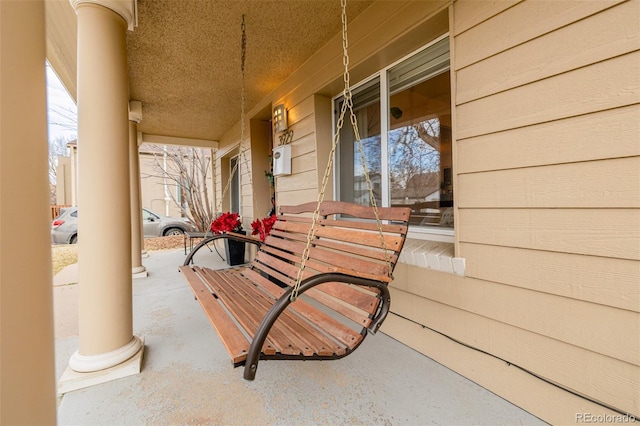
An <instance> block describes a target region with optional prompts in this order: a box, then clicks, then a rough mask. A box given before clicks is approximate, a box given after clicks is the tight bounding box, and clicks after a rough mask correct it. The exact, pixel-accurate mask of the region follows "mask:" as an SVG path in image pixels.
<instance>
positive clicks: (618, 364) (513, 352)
mask: <svg viewBox="0 0 640 426" xmlns="http://www.w3.org/2000/svg"><path fill="white" fill-rule="evenodd" d="M458 280H460V279H459V278H458ZM447 285H448V286H450V287H453V288H457V286H456V285H455V283H453V282H448V283H447ZM391 292H392V293H391V297H392V300H393V302H394V307H393V309H392V312H393V313H397V314H399V315H401V316H403V317H405V318H409V319H411V320H412V321H416V322H418V323H419V324H429V325H430V327H431V328H434V329H436V330H438V331H439V332H442V333H444V334H446V335H448V336H455V338H456V339H458V340H460V341H462V342H464V343H466V344H469V345H471V346H473V347H476V348H478V349H480V350H483V351H487V352H489V353H491V354H493V355H495V356H497V357H500V358H502V359H505V360H508V361H509V362H512V363H514V364H517V365H519V366H521V367H523V368H526V369H527V370H530V371H533V372H535V373H536V374H538V375H541V376H542V377H547V378H550V377H553V378H554V381H556V382H557V383H561V384H563V385H564V386H568V387H570V388H571V389H574V390H577V391H579V392H583V393H589V394H591V395H593V396H594V397H596V398H598V399H600V400H610V399H615V400H618V401H624V402H623V405H622V406H621V408H625V409H627V410H630V411H632V410H633V409H634V407H637V404H638V403H639V402H640V400H639V399H638V395H639V394H638V391H639V390H640V387H639V385H638V383H637V382H634V380H633V377H635V376H637V375H638V374H640V367H638V365H634V364H630V363H627V362H624V361H620V360H616V359H612V358H610V357H607V356H605V355H601V354H598V353H595V352H591V351H588V350H584V349H583V348H580V347H578V346H575V345H571V344H568V343H565V342H562V341H559V340H556V339H553V338H549V337H546V336H544V335H540V334H538V333H534V332H530V331H527V330H525V329H522V328H519V327H516V326H512V325H509V324H505V323H503V322H500V321H496V320H493V319H491V318H487V317H486V316H482V315H476V314H474V313H472V312H468V311H465V310H460V309H457V308H455V307H451V306H447V305H446V304H442V303H438V302H436V301H433V300H429V299H426V298H425V299H421V298H416V297H415V296H413V295H412V294H410V293H407V292H404V291H401V290H396V289H392V290H391ZM513 342H518V344H517V345H514V344H512V343H513ZM603 364H606V365H607V368H606V369H602V368H601V366H602V365H603ZM584 371H589V372H590V374H588V375H585V374H583V372H584ZM594 383H598V386H594Z"/></svg>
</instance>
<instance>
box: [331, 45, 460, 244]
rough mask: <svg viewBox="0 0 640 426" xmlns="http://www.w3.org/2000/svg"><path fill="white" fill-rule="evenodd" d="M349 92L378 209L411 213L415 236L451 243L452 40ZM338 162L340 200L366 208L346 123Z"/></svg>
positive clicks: (364, 189) (359, 169)
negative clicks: (434, 236) (401, 208)
mask: <svg viewBox="0 0 640 426" xmlns="http://www.w3.org/2000/svg"><path fill="white" fill-rule="evenodd" d="M352 92H353V106H354V111H355V114H356V118H357V120H358V129H359V133H360V138H361V140H362V143H363V153H364V157H365V160H366V163H367V168H368V170H369V177H370V180H371V182H372V184H373V191H374V196H375V197H376V202H377V203H378V205H381V206H408V207H410V208H411V212H412V213H411V214H412V217H411V231H412V233H413V234H429V233H431V234H438V235H440V236H442V237H444V239H445V240H446V239H447V236H450V237H451V238H453V226H454V223H453V185H452V174H453V161H452V138H451V79H450V61H449V38H448V37H447V36H445V37H442V38H440V39H438V40H436V41H435V42H433V43H431V44H430V45H428V46H426V47H425V48H423V49H421V50H420V51H418V52H417V53H414V54H413V55H411V56H409V57H408V58H405V59H403V60H401V61H400V62H398V63H396V64H393V65H391V66H389V67H387V68H384V69H382V70H381V71H379V72H378V73H376V74H375V75H373V76H372V77H371V78H369V79H367V80H366V81H364V82H362V83H360V84H358V85H357V86H355V87H354V88H353V89H352ZM342 102H343V97H342V96H340V97H338V98H336V99H335V100H334V110H335V111H336V114H338V113H339V111H340V107H341V105H342ZM336 119H337V116H336ZM336 163H337V166H336V175H337V176H336V178H337V179H336V182H337V184H336V193H337V197H338V199H340V200H342V201H349V202H354V203H358V204H364V205H368V204H369V190H368V185H367V183H366V179H365V176H364V173H363V169H362V166H361V162H360V153H359V149H358V148H357V144H356V143H355V137H354V133H353V129H352V127H351V125H350V123H349V120H348V118H347V119H346V120H345V125H344V126H343V128H342V130H341V133H340V147H339V152H338V153H337V158H336Z"/></svg>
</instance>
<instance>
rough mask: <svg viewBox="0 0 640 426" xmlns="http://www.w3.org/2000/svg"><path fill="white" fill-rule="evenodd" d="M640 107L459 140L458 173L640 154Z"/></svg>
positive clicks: (634, 106) (597, 113)
mask: <svg viewBox="0 0 640 426" xmlns="http://www.w3.org/2000/svg"><path fill="white" fill-rule="evenodd" d="M638 135H640V105H632V106H628V107H624V108H616V109H612V110H607V111H601V112H596V113H593V114H587V115H581V116H578V117H571V118H567V119H563V120H557V121H552V122H549V123H543V124H536V125H533V126H528V127H523V128H519V129H513V130H507V131H504V132H499V133H493V134H490V135H484V136H478V137H474V138H469V139H465V140H462V141H458V143H457V152H458V157H457V158H458V162H457V164H456V169H457V171H458V173H469V172H477V171H484V170H501V169H512V168H518V167H529V166H540V165H546V164H558V163H570V162H577V161H590V160H598V159H605V158H617V157H627V156H633V155H636V156H637V155H640V143H638Z"/></svg>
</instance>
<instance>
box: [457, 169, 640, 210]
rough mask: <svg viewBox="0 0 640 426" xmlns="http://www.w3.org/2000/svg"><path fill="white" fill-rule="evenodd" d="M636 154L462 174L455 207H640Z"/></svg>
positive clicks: (639, 182)
mask: <svg viewBox="0 0 640 426" xmlns="http://www.w3.org/2000/svg"><path fill="white" fill-rule="evenodd" d="M639 171H640V157H627V158H618V159H612V160H602V161H597V162H581V163H571V164H559V165H551V166H541V167H532V168H524V169H510V170H499V171H491V172H482V173H471V174H464V175H460V176H459V177H458V182H459V190H458V200H459V201H458V206H459V207H460V208H485V207H487V208H488V207H493V208H509V207H511V208H521V207H529V208H546V207H564V208H574V207H600V208H624V207H635V208H640V179H639V178H638V177H639Z"/></svg>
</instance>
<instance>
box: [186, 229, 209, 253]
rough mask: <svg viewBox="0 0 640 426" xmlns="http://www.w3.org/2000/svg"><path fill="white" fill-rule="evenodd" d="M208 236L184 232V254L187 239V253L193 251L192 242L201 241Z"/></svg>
mask: <svg viewBox="0 0 640 426" xmlns="http://www.w3.org/2000/svg"><path fill="white" fill-rule="evenodd" d="M207 236H209V233H208V232H185V233H184V254H185V256H186V255H187V239H189V251H191V250H193V240H195V239H203V238H205V237H207Z"/></svg>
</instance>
